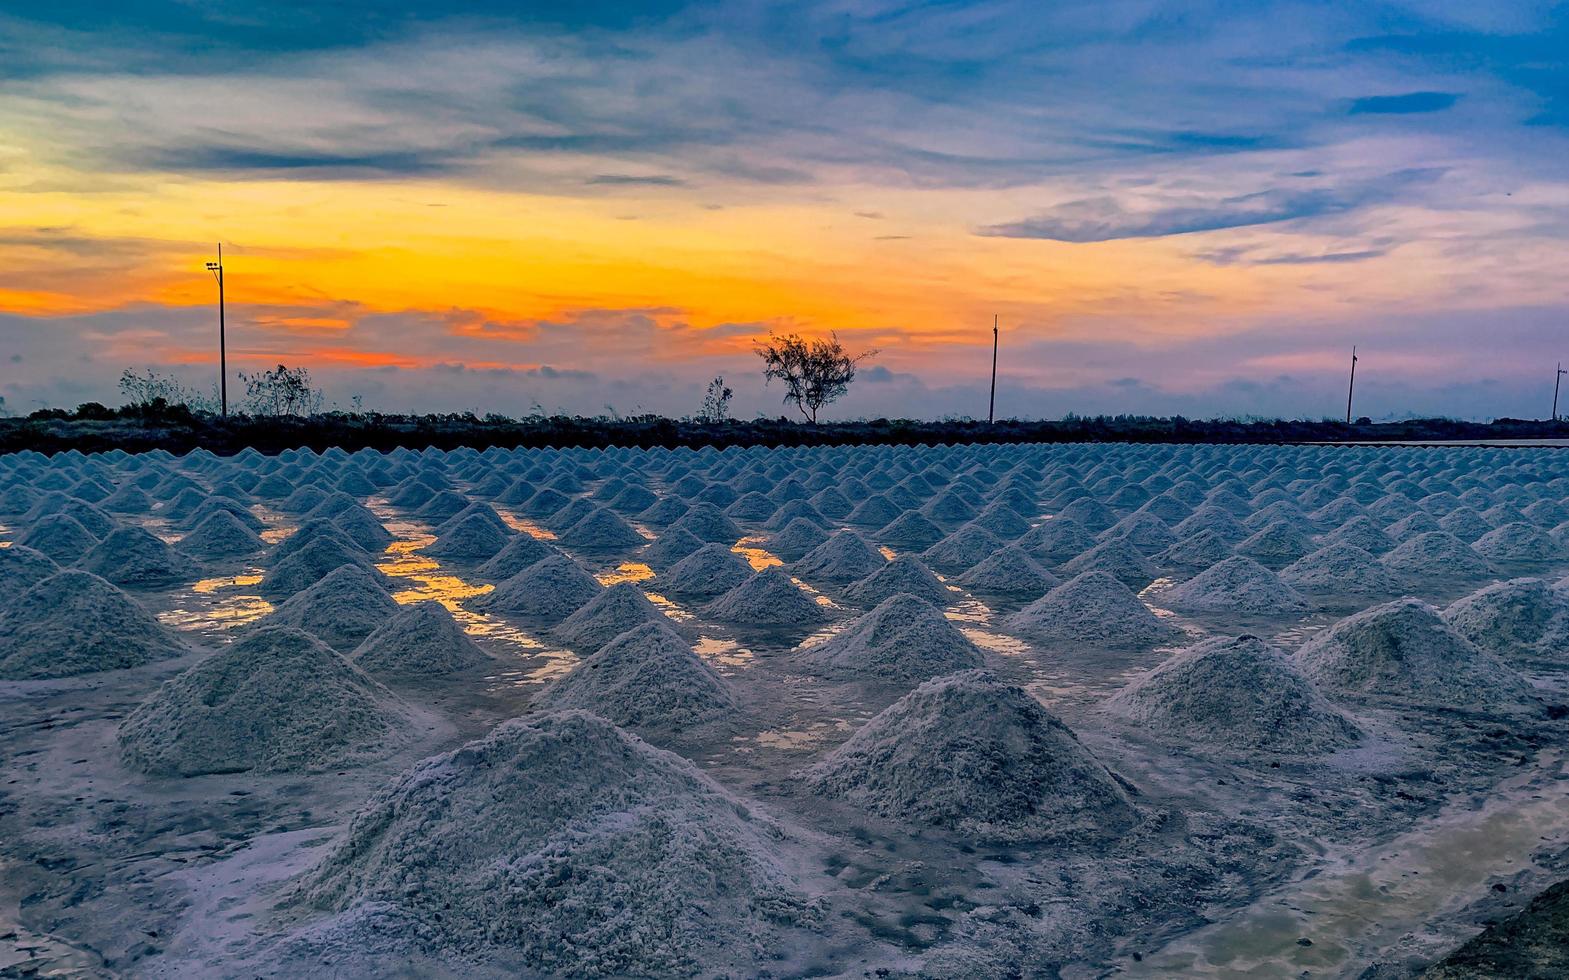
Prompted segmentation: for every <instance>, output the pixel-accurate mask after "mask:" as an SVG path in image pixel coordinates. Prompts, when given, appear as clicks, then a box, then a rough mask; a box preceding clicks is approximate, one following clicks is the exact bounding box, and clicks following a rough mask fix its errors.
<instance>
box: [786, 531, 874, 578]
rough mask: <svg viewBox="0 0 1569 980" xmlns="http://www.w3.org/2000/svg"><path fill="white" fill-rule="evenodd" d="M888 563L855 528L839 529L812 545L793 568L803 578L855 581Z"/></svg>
mask: <svg viewBox="0 0 1569 980" xmlns="http://www.w3.org/2000/svg"><path fill="white" fill-rule="evenodd" d="M887 563H888V560H887V559H886V558H884V557H883V556H882V554H881V553H880V552H878V551H877V550H876V549H874V548H873V547H872V546H871V545H869V544H867V543H866V539H865V538H862V537H861V536H860V535H859V534H856V533H855V532H854V531H840V532H838V533H836V534H835V535H834V536H833V537H831V538H829V539H828V540H827V541H824V542H823V543H822V544H820V545H818V546H817V547H816V548H813V549H812V550H811V552H810V553H808V554H807V555H806V556H805V557H804V558H802V559H801V560H800V561H798V562H796V563H795V564H794V565H792V566H790V570H791V571H792V572H794V573H795V574H796V575H797V576H799V577H800V578H802V579H803V580H818V581H825V582H853V581H855V580H856V579H860V578H865V577H866V576H868V575H870V574H872V573H873V572H875V571H877V570H878V569H879V568H882V567H883V566H884V565H886V564H887Z"/></svg>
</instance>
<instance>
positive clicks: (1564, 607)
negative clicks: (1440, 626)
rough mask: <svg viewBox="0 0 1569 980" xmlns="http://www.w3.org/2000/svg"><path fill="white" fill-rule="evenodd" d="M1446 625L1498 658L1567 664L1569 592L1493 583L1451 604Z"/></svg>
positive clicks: (1523, 582)
mask: <svg viewBox="0 0 1569 980" xmlns="http://www.w3.org/2000/svg"><path fill="white" fill-rule="evenodd" d="M1444 621H1445V622H1447V623H1448V624H1449V625H1450V626H1451V627H1453V628H1454V630H1455V631H1456V632H1457V633H1459V634H1460V635H1461V636H1463V637H1465V638H1466V639H1468V640H1470V641H1471V642H1472V643H1475V644H1476V645H1477V646H1479V647H1481V648H1482V649H1484V650H1489V651H1492V652H1493V653H1496V654H1498V655H1499V656H1501V657H1505V658H1510V659H1521V660H1546V661H1550V662H1553V663H1557V664H1562V663H1564V662H1565V661H1566V660H1569V592H1566V591H1565V590H1564V589H1562V588H1560V587H1555V586H1553V585H1550V584H1548V583H1547V582H1544V581H1542V580H1541V579H1536V578H1517V579H1512V580H1510V581H1508V582H1495V583H1494V584H1492V585H1489V586H1487V587H1486V588H1484V589H1481V590H1479V591H1477V592H1473V593H1471V594H1470V595H1468V596H1466V597H1464V598H1462V599H1457V600H1455V601H1454V602H1452V603H1450V604H1449V606H1448V607H1447V608H1445V609H1444Z"/></svg>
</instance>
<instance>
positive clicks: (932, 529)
mask: <svg viewBox="0 0 1569 980" xmlns="http://www.w3.org/2000/svg"><path fill="white" fill-rule="evenodd" d="M874 537H876V538H877V540H879V541H881V542H883V543H884V544H887V545H892V546H893V547H895V548H914V549H916V550H918V551H919V550H924V549H926V548H930V547H931V546H932V545H934V544H936V543H937V542H939V541H941V540H942V539H943V538H944V537H945V535H944V533H943V529H942V528H940V527H938V526H937V525H936V524H933V523H932V522H931V520H930V519H928V518H927V517H926V516H925V515H924V514H922V513H921V512H920V511H918V510H907V511H905V512H904V513H903V514H901V515H899V516H898V517H897V518H895V519H894V520H893V521H890V522H889V523H888V525H887V526H886V527H884V528H883V529H882V530H881V531H878V532H877V533H876V534H875V535H874Z"/></svg>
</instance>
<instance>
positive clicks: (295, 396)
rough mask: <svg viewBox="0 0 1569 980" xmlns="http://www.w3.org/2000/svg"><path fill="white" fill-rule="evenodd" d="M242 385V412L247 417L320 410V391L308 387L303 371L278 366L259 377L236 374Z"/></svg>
mask: <svg viewBox="0 0 1569 980" xmlns="http://www.w3.org/2000/svg"><path fill="white" fill-rule="evenodd" d="M240 380H241V381H243V382H244V383H245V411H246V412H248V413H249V414H251V415H299V416H308V415H315V414H317V413H318V412H320V411H321V403H322V394H321V389H320V388H316V387H314V386H312V384H311V373H310V372H309V371H307V370H306V369H305V368H287V367H284V366H283V365H282V364H280V365H278V366H277V367H276V368H274V369H273V370H271V371H263V372H262V373H261V374H246V373H245V372H243V371H242V372H240Z"/></svg>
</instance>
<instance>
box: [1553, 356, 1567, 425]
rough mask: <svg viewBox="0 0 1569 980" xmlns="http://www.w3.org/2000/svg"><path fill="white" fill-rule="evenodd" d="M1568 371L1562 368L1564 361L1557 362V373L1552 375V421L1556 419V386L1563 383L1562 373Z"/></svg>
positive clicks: (1564, 373)
mask: <svg viewBox="0 0 1569 980" xmlns="http://www.w3.org/2000/svg"><path fill="white" fill-rule="evenodd" d="M1566 374H1569V371H1565V370H1564V362H1563V361H1559V362H1558V373H1557V374H1555V375H1553V421H1554V422H1557V421H1558V386H1559V385H1560V384H1562V383H1563V380H1564V375H1566Z"/></svg>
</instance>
